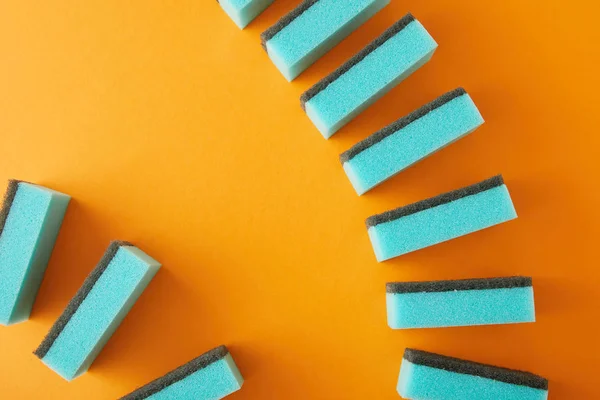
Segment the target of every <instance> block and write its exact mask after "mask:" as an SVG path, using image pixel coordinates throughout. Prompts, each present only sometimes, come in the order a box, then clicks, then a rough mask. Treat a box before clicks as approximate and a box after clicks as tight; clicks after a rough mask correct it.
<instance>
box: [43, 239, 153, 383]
mask: <svg viewBox="0 0 600 400" xmlns="http://www.w3.org/2000/svg"><path fill="white" fill-rule="evenodd" d="M159 268H160V264H159V263H158V262H157V261H155V260H153V259H152V258H151V257H150V256H148V255H147V254H146V253H144V252H143V251H141V250H140V249H138V248H137V247H134V246H133V245H132V244H130V243H127V242H118V241H117V242H112V243H111V244H110V246H109V247H108V250H107V251H106V253H105V254H104V256H103V257H102V259H101V260H100V263H99V264H98V265H97V266H96V268H94V270H93V271H92V272H91V273H90V275H89V276H88V277H87V278H86V280H85V282H84V283H83V285H82V286H81V288H80V289H79V291H78V292H77V294H75V297H73V299H72V300H71V302H70V303H69V304H68V305H67V308H66V309H65V311H64V312H63V313H62V315H61V316H60V317H59V318H58V320H57V321H56V322H55V323H54V325H53V326H52V328H51V329H50V332H49V333H48V335H46V337H45V338H44V340H43V341H42V343H41V344H40V346H39V347H38V348H37V350H36V351H35V352H34V354H35V355H37V356H38V357H39V358H40V359H41V360H42V361H43V362H44V363H45V364H46V365H47V366H49V367H50V368H52V369H53V370H54V371H55V372H56V373H58V374H59V375H60V376H62V377H63V378H65V379H66V380H68V381H70V380H72V379H74V378H77V377H78V376H79V375H81V374H83V373H84V372H86V371H87V370H88V368H89V367H90V365H91V364H92V362H93V361H94V359H95V358H96V356H97V355H98V354H99V353H100V351H101V350H102V348H103V347H104V345H105V344H106V342H107V341H108V339H110V337H111V336H112V334H113V333H114V332H115V330H116V329H117V328H118V327H119V325H120V324H121V321H123V319H124V318H125V316H126V315H127V313H128V312H129V310H130V309H131V307H133V304H134V303H135V301H136V300H137V299H138V297H139V296H140V295H141V294H142V292H143V291H144V289H145V288H146V286H147V285H148V283H150V280H152V277H153V276H154V274H155V273H156V272H157V271H158V269H159Z"/></svg>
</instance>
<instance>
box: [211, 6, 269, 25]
mask: <svg viewBox="0 0 600 400" xmlns="http://www.w3.org/2000/svg"><path fill="white" fill-rule="evenodd" d="M218 2H219V4H220V5H221V8H222V9H223V10H224V11H225V13H226V14H227V15H228V16H229V18H231V19H232V20H233V22H235V24H236V25H237V26H238V27H239V28H240V29H244V28H245V27H246V26H247V25H248V24H249V23H250V22H252V20H254V18H256V17H258V15H259V14H260V13H261V12H263V11H264V10H265V8H267V7H268V6H270V5H271V3H273V0H218Z"/></svg>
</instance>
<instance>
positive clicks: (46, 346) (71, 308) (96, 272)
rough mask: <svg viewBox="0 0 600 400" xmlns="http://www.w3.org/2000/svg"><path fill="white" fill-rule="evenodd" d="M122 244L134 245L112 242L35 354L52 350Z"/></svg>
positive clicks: (42, 356)
mask: <svg viewBox="0 0 600 400" xmlns="http://www.w3.org/2000/svg"><path fill="white" fill-rule="evenodd" d="M121 246H133V245H132V244H131V243H129V242H125V241H120V240H115V241H113V242H111V243H110V245H109V246H108V249H107V250H106V252H105V253H104V255H103V256H102V259H100V262H99V263H98V265H96V267H95V268H94V269H93V270H92V272H90V274H89V275H88V277H87V278H85V281H84V282H83V285H81V287H80V288H79V290H78V291H77V293H76V294H75V296H74V297H73V298H72V299H71V301H70V302H69V304H67V307H66V308H65V310H64V311H63V313H62V314H61V315H60V317H58V319H57V320H56V322H55V323H54V325H52V328H50V331H49V332H48V334H47V335H46V337H45V338H44V340H43V341H42V343H41V344H40V345H39V346H38V348H37V349H36V350H35V351H34V352H33V354H35V355H36V356H38V357H39V358H44V356H45V355H46V353H48V350H50V347H52V344H53V343H54V341H55V340H56V338H58V336H59V335H60V333H61V332H62V331H63V329H64V328H65V326H66V325H67V323H68V322H69V320H70V319H71V317H72V316H73V315H74V314H75V312H77V309H78V308H79V306H80V305H81V303H82V302H83V300H85V298H86V297H87V295H88V294H89V293H90V291H91V290H92V288H93V287H94V285H95V284H96V282H97V281H98V279H99V278H100V276H101V275H102V274H103V273H104V271H105V270H106V267H108V264H110V262H111V261H112V259H113V258H114V257H115V255H116V254H117V251H119V248H120V247H121Z"/></svg>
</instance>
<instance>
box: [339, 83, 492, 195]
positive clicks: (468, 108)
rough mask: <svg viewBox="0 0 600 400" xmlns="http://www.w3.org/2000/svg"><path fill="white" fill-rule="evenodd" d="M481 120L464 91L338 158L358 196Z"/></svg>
mask: <svg viewBox="0 0 600 400" xmlns="http://www.w3.org/2000/svg"><path fill="white" fill-rule="evenodd" d="M483 122H484V121H483V118H482V117H481V114H480V113H479V110H478V109H477V107H476V106H475V103H473V100H471V98H470V97H469V95H468V94H467V92H466V91H465V90H464V89H463V88H458V89H455V90H453V91H451V92H448V93H446V94H444V95H442V96H440V97H438V98H437V99H436V100H434V101H432V102H431V103H428V104H426V105H424V106H423V107H421V108H419V109H418V110H416V111H413V112H412V113H410V114H409V115H407V116H405V117H403V118H400V119H399V120H397V121H396V122H394V123H392V124H391V125H388V126H387V127H385V128H383V129H381V130H380V131H378V132H376V133H374V134H372V135H371V136H369V137H368V138H366V139H365V140H363V141H361V142H359V143H357V144H356V145H354V146H353V147H352V148H350V150H348V151H346V152H344V153H342V154H341V156H340V161H341V162H342V165H343V167H344V171H346V175H348V178H349V179H350V182H351V183H352V186H353V187H354V189H355V190H356V193H358V194H359V195H361V194H363V193H365V192H367V191H368V190H370V189H372V188H374V187H375V186H377V185H379V184H380V183H383V182H384V181H386V180H387V179H389V178H391V177H392V176H394V175H396V174H397V173H399V172H401V171H402V170H404V169H406V168H408V167H410V166H411V165H413V164H415V163H416V162H418V161H420V160H422V159H424V158H425V157H427V156H429V155H431V154H433V153H435V152H437V151H438V150H441V149H443V148H444V147H446V146H448V145H450V144H452V143H454V142H455V141H457V140H459V139H460V138H462V137H463V136H466V135H467V134H469V133H471V132H473V131H474V130H475V129H477V128H478V127H479V126H480V125H481V124H483Z"/></svg>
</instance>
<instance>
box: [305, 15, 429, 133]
mask: <svg viewBox="0 0 600 400" xmlns="http://www.w3.org/2000/svg"><path fill="white" fill-rule="evenodd" d="M436 48H437V43H436V42H435V40H433V38H432V37H431V35H430V34H429V32H427V31H426V30H425V28H423V25H421V23H420V22H419V21H417V20H415V18H414V17H413V16H412V15H411V14H408V15H406V16H404V17H403V18H402V19H400V20H399V21H398V22H396V23H395V24H394V25H392V26H391V27H390V28H389V29H388V30H387V31H385V32H384V33H383V34H382V35H381V36H380V37H378V38H377V39H375V41H373V42H372V43H371V44H370V45H368V46H367V47H365V48H364V49H363V50H361V51H360V52H359V53H358V54H356V55H355V56H354V57H352V58H351V59H350V60H348V61H347V62H346V63H345V64H343V65H342V66H341V67H339V68H338V69H337V70H336V71H334V72H333V73H332V74H331V75H329V76H327V77H326V78H324V79H323V80H321V81H320V82H318V83H317V84H316V85H314V86H313V87H312V88H310V89H309V90H308V91H307V92H306V93H304V94H303V95H302V97H301V98H300V104H301V105H302V108H303V109H304V110H305V111H306V114H307V115H308V117H309V118H310V119H311V121H312V122H313V123H314V124H315V126H316V127H317V129H318V130H319V131H320V132H321V134H323V136H324V137H325V138H326V139H327V138H329V137H331V136H332V135H333V134H334V133H335V132H337V131H338V130H339V129H340V128H341V127H343V126H344V125H346V124H347V123H348V122H350V120H352V119H353V118H354V117H356V116H357V115H358V114H360V113H361V112H362V111H363V110H364V109H365V108H367V107H368V106H370V105H371V104H373V103H374V102H375V101H377V100H378V99H379V98H380V97H381V96H383V95H384V94H386V93H387V92H388V91H390V90H391V89H392V88H393V87H394V86H396V85H397V84H398V83H400V82H401V81H402V80H404V79H405V78H406V77H408V76H409V75H410V74H412V73H413V72H415V71H416V70H417V69H419V68H420V67H421V66H422V65H423V64H425V63H426V62H427V61H429V59H431V56H432V55H433V53H434V51H435V49H436Z"/></svg>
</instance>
